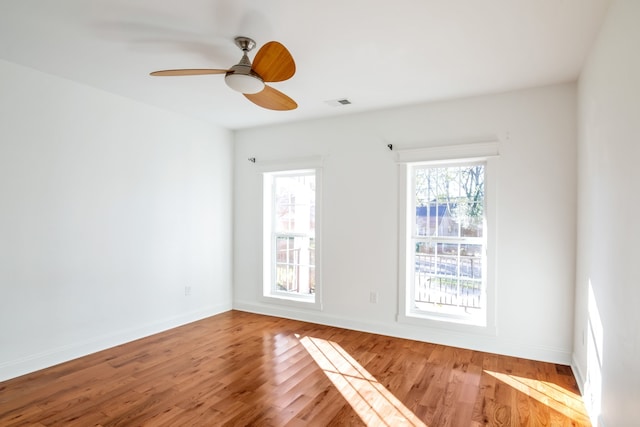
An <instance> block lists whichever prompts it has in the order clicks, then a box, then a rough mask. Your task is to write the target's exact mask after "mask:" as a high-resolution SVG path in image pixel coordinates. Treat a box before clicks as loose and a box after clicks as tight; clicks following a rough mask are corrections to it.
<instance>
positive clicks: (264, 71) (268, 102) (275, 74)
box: [151, 37, 298, 111]
mask: <svg viewBox="0 0 640 427" xmlns="http://www.w3.org/2000/svg"><path fill="white" fill-rule="evenodd" d="M235 43H236V46H238V47H239V48H240V49H242V58H241V59H240V62H239V63H237V64H236V65H234V66H233V67H231V68H230V69H228V70H222V69H180V70H163V71H154V72H152V73H151V75H152V76H189V75H200V74H224V75H225V76H224V80H225V83H226V84H227V86H229V87H230V88H231V89H233V90H235V91H237V92H240V93H242V94H243V95H244V96H245V98H247V99H248V100H249V101H251V102H253V103H254V104H256V105H258V106H260V107H262V108H266V109H269V110H278V111H286V110H293V109H295V108H297V107H298V104H296V102H295V101H294V100H293V99H291V98H289V97H288V96H287V95H285V94H284V93H282V92H280V91H278V90H277V89H274V88H273V87H271V86H269V85H266V84H265V83H266V82H281V81H284V80H287V79H290V78H291V77H293V75H294V74H295V71H296V66H295V62H294V61H293V57H292V56H291V53H289V51H288V50H287V48H286V47H284V46H283V45H282V44H281V43H278V42H275V41H271V42H268V43H266V44H265V45H264V46H262V47H261V48H260V50H258V53H257V54H256V56H255V58H254V60H253V64H251V61H250V60H249V57H248V56H247V53H248V52H249V51H251V50H252V49H253V48H254V47H255V46H256V42H255V41H253V40H252V39H250V38H249V37H236V38H235Z"/></svg>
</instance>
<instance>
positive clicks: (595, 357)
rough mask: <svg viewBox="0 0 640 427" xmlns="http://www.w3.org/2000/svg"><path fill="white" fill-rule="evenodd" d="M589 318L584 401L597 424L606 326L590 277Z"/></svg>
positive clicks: (593, 421)
mask: <svg viewBox="0 0 640 427" xmlns="http://www.w3.org/2000/svg"><path fill="white" fill-rule="evenodd" d="M587 309H588V319H587V328H588V330H587V377H586V378H585V384H584V402H585V405H586V406H587V410H588V411H589V414H590V415H591V421H592V423H593V424H594V425H597V419H598V417H599V416H600V411H601V408H600V405H601V398H602V396H601V395H602V363H603V357H604V355H603V350H604V328H603V327H602V319H601V318H600V310H598V305H597V303H596V296H595V294H594V293H593V287H592V286H591V279H589V300H588V305H587Z"/></svg>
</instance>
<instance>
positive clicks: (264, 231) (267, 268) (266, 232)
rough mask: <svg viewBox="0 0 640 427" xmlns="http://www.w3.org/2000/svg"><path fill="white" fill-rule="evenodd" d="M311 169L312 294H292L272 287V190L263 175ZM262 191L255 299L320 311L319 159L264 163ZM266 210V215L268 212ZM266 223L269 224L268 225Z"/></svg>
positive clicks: (320, 221) (320, 162)
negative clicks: (313, 194) (313, 203)
mask: <svg viewBox="0 0 640 427" xmlns="http://www.w3.org/2000/svg"><path fill="white" fill-rule="evenodd" d="M302 171H313V172H314V173H315V181H316V212H315V236H314V240H315V292H314V296H313V297H310V296H307V295H292V294H285V293H279V292H273V290H272V280H273V277H272V274H273V272H272V265H271V264H272V262H273V259H272V258H273V256H274V255H273V253H272V252H273V251H272V238H273V233H272V224H271V221H272V219H273V215H272V212H271V209H272V206H271V200H272V194H271V189H269V190H268V191H267V188H266V187H267V182H266V176H267V175H273V174H283V175H286V174H287V173H291V174H293V173H296V172H302ZM258 172H259V175H260V185H261V193H262V204H261V209H260V215H259V216H260V236H261V250H260V266H261V267H260V272H261V274H260V281H259V286H258V299H259V300H260V301H262V302H263V303H267V304H278V305H286V306H289V307H294V308H303V309H314V310H322V242H321V241H322V159H321V158H315V157H314V158H306V159H293V160H284V161H278V162H264V163H263V164H262V165H260V167H259V168H258ZM267 211H268V213H269V215H267ZM267 222H269V224H267Z"/></svg>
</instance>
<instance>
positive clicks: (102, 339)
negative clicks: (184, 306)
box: [0, 304, 231, 381]
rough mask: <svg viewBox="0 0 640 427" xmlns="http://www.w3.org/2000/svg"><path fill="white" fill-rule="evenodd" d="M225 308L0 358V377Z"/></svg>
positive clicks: (225, 306)
mask: <svg viewBox="0 0 640 427" xmlns="http://www.w3.org/2000/svg"><path fill="white" fill-rule="evenodd" d="M229 310H231V304H218V305H214V306H209V307H206V308H203V309H200V310H196V311H192V312H189V313H184V314H181V315H178V316H173V317H169V318H166V319H160V320H158V321H155V322H150V323H147V324H144V325H138V326H135V327H133V328H129V329H125V330H120V331H116V332H113V333H109V334H104V335H102V336H98V337H95V338H91V339H89V340H86V341H83V342H77V343H72V344H68V345H64V346H60V347H57V348H52V349H50V350H47V351H43V352H40V353H37V354H32V355H29V356H26V357H23V358H20V359H16V360H9V361H7V362H2V363H0V381H6V380H8V379H11V378H15V377H19V376H21V375H25V374H28V373H31V372H35V371H38V370H40V369H44V368H48V367H51V366H54V365H58V364H60V363H63V362H67V361H69V360H73V359H77V358H78V357H82V356H86V355H89V354H92V353H96V352H98V351H101V350H105V349H107V348H111V347H115V346H117V345H120V344H124V343H127V342H131V341H134V340H137V339H140V338H144V337H147V336H149V335H153V334H157V333H159V332H162V331H166V330H168V329H171V328H175V327H178V326H182V325H185V324H187V323H191V322H195V321H197V320H200V319H204V318H206V317H210V316H213V315H216V314H219V313H223V312H225V311H229Z"/></svg>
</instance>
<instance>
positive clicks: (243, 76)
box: [224, 50, 264, 94]
mask: <svg viewBox="0 0 640 427" xmlns="http://www.w3.org/2000/svg"><path fill="white" fill-rule="evenodd" d="M224 81H225V83H226V84H227V86H229V87H230V88H231V89H233V90H235V91H237V92H241V93H247V94H253V93H258V92H262V90H263V89H264V81H263V80H262V77H260V76H259V75H258V73H256V72H255V71H253V69H252V68H251V61H249V57H248V56H247V51H246V50H245V51H244V53H243V55H242V59H241V60H240V62H239V63H237V64H236V65H234V66H233V67H231V69H229V71H227V73H226V74H225V76H224Z"/></svg>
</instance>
